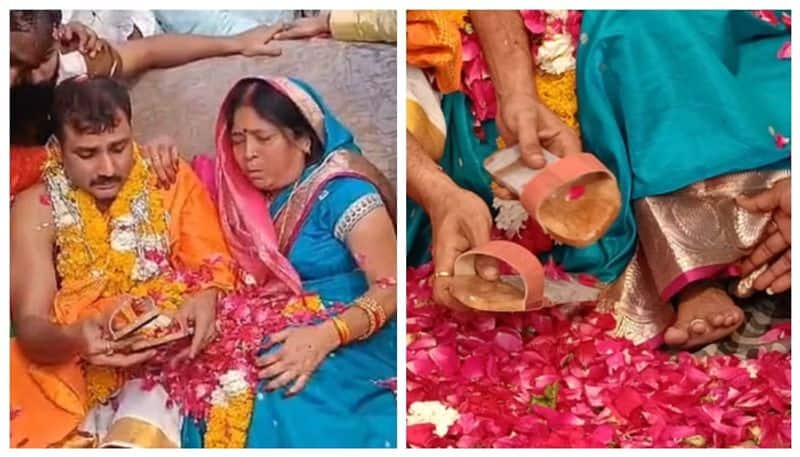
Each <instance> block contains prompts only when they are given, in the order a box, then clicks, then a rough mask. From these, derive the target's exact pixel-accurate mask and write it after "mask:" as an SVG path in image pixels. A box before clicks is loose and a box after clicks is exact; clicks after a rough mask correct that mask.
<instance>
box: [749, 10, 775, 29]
mask: <svg viewBox="0 0 800 457" xmlns="http://www.w3.org/2000/svg"><path fill="white" fill-rule="evenodd" d="M753 15H754V16H755V17H757V18H759V19H761V20H762V21H764V22H766V23H768V24H770V25H778V16H776V15H775V12H774V11H771V10H755V11H753Z"/></svg>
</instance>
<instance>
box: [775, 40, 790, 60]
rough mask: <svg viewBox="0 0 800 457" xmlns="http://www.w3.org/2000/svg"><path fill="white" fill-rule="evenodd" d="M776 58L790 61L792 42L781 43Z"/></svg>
mask: <svg viewBox="0 0 800 457" xmlns="http://www.w3.org/2000/svg"><path fill="white" fill-rule="evenodd" d="M778 58H779V59H791V58H792V42H791V41H787V42H786V43H783V45H782V46H781V48H780V49H778Z"/></svg>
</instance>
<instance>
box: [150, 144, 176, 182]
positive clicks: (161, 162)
mask: <svg viewBox="0 0 800 457" xmlns="http://www.w3.org/2000/svg"><path fill="white" fill-rule="evenodd" d="M165 154H167V153H166V152H165V151H164V145H161V144H159V145H158V146H157V147H156V150H155V153H154V154H153V165H154V166H155V168H156V174H157V175H158V181H159V184H160V185H161V186H162V187H163V188H165V189H166V188H168V187H170V184H171V183H170V180H169V175H168V174H167V170H168V169H169V168H171V167H172V165H171V164H168V163H167V161H166V160H165V158H164V155H165Z"/></svg>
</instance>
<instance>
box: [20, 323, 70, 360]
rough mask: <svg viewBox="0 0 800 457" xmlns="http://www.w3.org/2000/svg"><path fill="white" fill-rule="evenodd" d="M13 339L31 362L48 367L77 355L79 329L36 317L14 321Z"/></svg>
mask: <svg viewBox="0 0 800 457" xmlns="http://www.w3.org/2000/svg"><path fill="white" fill-rule="evenodd" d="M14 330H15V332H16V335H15V338H16V339H17V341H18V342H19V343H20V345H21V346H22V349H23V351H24V352H25V355H26V356H27V357H28V358H29V359H30V360H31V361H33V362H35V363H39V364H44V365H49V364H59V363H63V362H66V361H68V360H71V359H72V358H74V357H75V356H76V355H78V353H79V349H80V343H79V341H80V338H79V328H78V327H77V326H76V325H67V326H61V325H57V324H54V323H52V322H50V320H49V319H45V318H42V317H38V316H27V317H22V318H20V319H14Z"/></svg>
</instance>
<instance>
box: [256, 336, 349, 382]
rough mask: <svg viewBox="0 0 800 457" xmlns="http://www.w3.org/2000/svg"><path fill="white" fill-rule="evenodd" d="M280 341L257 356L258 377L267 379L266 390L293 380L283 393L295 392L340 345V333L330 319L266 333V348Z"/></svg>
mask: <svg viewBox="0 0 800 457" xmlns="http://www.w3.org/2000/svg"><path fill="white" fill-rule="evenodd" d="M278 343H281V347H280V349H278V350H277V351H276V352H274V353H272V354H267V355H263V356H261V357H259V358H258V359H256V366H258V367H260V368H262V369H261V370H260V371H259V372H258V377H259V378H260V379H270V380H271V381H270V382H269V383H268V384H267V389H268V390H275V389H279V388H281V387H284V386H287V385H289V383H292V382H293V384H292V387H291V388H290V389H289V390H288V391H287V392H286V395H287V396H288V395H294V394H296V393H298V392H300V391H301V390H303V388H304V387H305V386H306V383H308V380H309V378H311V374H312V373H313V372H314V370H316V369H317V367H319V365H320V363H322V361H323V360H325V357H326V356H327V355H328V354H329V353H331V352H332V351H333V350H334V349H336V348H337V347H339V335H338V333H337V332H336V328H335V327H334V326H333V323H332V322H330V321H326V322H324V323H322V324H319V325H306V326H302V327H291V328H287V329H284V330H282V331H280V332H277V333H274V334H272V335H270V337H269V345H268V346H267V349H269V348H270V347H272V346H273V345H275V344H278Z"/></svg>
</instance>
